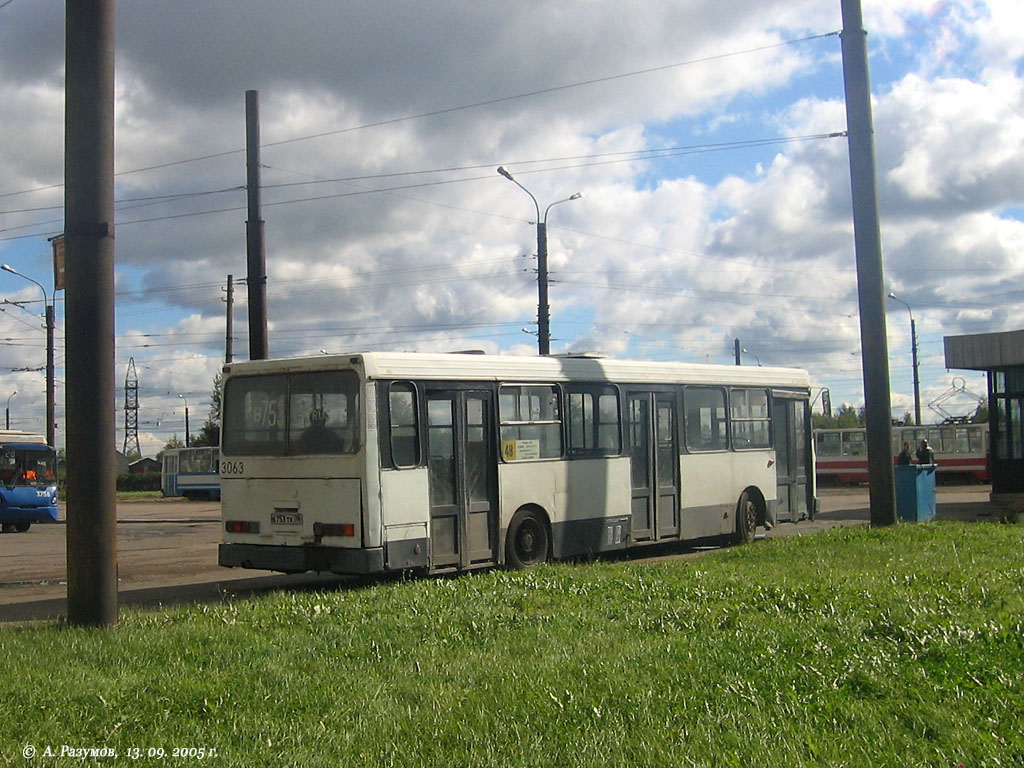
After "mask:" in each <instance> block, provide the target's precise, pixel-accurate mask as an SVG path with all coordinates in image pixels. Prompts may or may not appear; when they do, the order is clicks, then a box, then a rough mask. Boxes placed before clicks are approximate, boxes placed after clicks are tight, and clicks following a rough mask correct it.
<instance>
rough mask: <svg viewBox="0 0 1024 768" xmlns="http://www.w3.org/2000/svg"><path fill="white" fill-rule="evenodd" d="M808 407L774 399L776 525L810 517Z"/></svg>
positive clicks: (795, 400)
mask: <svg viewBox="0 0 1024 768" xmlns="http://www.w3.org/2000/svg"><path fill="white" fill-rule="evenodd" d="M806 419H807V403H806V401H804V400H797V399H794V398H788V397H787V398H783V397H775V398H773V399H772V424H773V431H774V436H773V437H774V441H775V483H776V490H777V493H778V497H777V498H778V502H777V503H776V506H775V519H776V522H783V521H786V520H791V521H796V520H800V519H802V518H804V517H806V516H807V504H808V498H807V494H808V483H807V475H808V472H807V470H808V465H809V464H810V442H809V440H808V431H807V426H806Z"/></svg>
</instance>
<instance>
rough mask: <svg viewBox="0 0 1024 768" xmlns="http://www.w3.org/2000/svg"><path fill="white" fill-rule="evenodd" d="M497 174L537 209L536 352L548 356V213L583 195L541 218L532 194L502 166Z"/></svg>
mask: <svg viewBox="0 0 1024 768" xmlns="http://www.w3.org/2000/svg"><path fill="white" fill-rule="evenodd" d="M498 173H499V174H500V175H501V176H504V177H505V178H506V179H508V180H509V181H511V182H512V183H513V184H515V185H516V186H517V187H519V188H520V189H521V190H523V192H525V193H526V194H528V195H529V196H530V199H531V200H532V201H533V206H534V208H536V209H537V352H538V353H539V354H540V355H548V354H550V353H551V305H550V303H549V302H548V212H549V211H550V210H551V209H552V208H553V207H554V206H556V205H561V204H562V203H568V202H570V201H572V200H579V199H580V198H581V197H583V193H582V192H576V193H574V194H572V195H569V197H567V198H565V199H564V200H556V201H555V202H553V203H551V204H550V205H548V207H547V208H545V209H544V215H543V216H542V215H541V212H540V203H538V202H537V198H536V197H534V195H533V192H531V191H530V190H528V189H527V188H526V187H524V186H523V185H522V184H520V183H519V182H518V181H516V179H515V178H514V177H513V176H512V174H511V173H510V172H509V171H508V170H507V169H505V168H504V167H503V166H501V167H499V168H498Z"/></svg>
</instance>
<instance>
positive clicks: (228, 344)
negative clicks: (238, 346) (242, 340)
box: [224, 275, 235, 363]
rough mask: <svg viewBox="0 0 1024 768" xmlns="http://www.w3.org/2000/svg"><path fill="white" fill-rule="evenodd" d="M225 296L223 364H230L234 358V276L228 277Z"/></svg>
mask: <svg viewBox="0 0 1024 768" xmlns="http://www.w3.org/2000/svg"><path fill="white" fill-rule="evenodd" d="M225 293H226V294H227V296H226V297H225V299H224V302H225V303H226V304H227V305H228V307H227V315H226V317H225V319H224V328H225V333H224V362H225V363H230V362H231V359H232V357H234V348H235V342H234V339H233V338H232V336H233V334H234V330H235V276H234V275H228V287H227V290H226V291H225Z"/></svg>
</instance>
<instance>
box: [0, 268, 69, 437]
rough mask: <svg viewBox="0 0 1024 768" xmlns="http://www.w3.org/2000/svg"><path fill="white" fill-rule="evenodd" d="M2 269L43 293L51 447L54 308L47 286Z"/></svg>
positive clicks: (47, 421)
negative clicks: (33, 284) (33, 285)
mask: <svg viewBox="0 0 1024 768" xmlns="http://www.w3.org/2000/svg"><path fill="white" fill-rule="evenodd" d="M0 269H2V270H3V271H4V272H10V273H11V274H12V275H17V276H18V277H21V278H24V279H25V280H28V281H29V282H30V283H35V284H36V285H38V286H39V290H40V291H42V292H43V312H44V314H43V316H44V317H45V318H46V444H47V445H51V446H52V445H56V443H55V442H54V439H55V438H54V434H53V432H54V426H55V424H54V397H53V306H52V304H51V303H50V299H49V297H48V295H47V293H46V286H44V285H43V284H42V283H41V282H39V281H38V280H36V279H35V278H34V277H29V276H28V275H23V274H22V273H21V272H19V271H18V270H16V269H15V268H14V267H12V266H11V265H10V264H2V265H0ZM55 290H56V289H55ZM53 300H54V301H56V300H57V297H56V295H54V297H53Z"/></svg>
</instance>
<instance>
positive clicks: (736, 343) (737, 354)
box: [732, 339, 743, 365]
mask: <svg viewBox="0 0 1024 768" xmlns="http://www.w3.org/2000/svg"><path fill="white" fill-rule="evenodd" d="M741 349H742V347H741V346H740V340H739V339H735V340H734V343H733V349H732V354H733V356H734V357H735V358H736V365H742V364H743V357H742V356H741V355H740V350H741Z"/></svg>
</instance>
